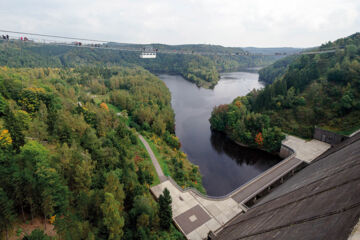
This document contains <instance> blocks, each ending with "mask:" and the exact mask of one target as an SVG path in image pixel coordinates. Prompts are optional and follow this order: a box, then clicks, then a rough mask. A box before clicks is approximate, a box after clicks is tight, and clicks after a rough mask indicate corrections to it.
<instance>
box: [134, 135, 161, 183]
mask: <svg viewBox="0 0 360 240" xmlns="http://www.w3.org/2000/svg"><path fill="white" fill-rule="evenodd" d="M138 137H139V139H140V141H141V142H142V143H143V144H144V146H145V149H146V151H147V152H148V154H149V155H150V158H151V161H152V163H153V165H154V167H155V170H156V173H157V175H158V176H159V180H160V183H161V182H163V181H165V180H166V179H167V178H166V176H165V175H164V172H163V171H162V169H161V167H160V164H159V162H158V160H157V159H156V157H155V154H154V152H153V151H152V149H151V147H150V146H149V144H148V142H147V141H146V140H145V139H144V137H143V136H142V135H140V134H138Z"/></svg>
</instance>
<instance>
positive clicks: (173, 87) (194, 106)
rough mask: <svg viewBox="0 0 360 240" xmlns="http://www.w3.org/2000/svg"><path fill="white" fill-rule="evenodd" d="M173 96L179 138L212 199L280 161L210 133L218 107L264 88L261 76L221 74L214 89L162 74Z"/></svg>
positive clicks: (161, 77) (242, 73) (239, 73)
mask: <svg viewBox="0 0 360 240" xmlns="http://www.w3.org/2000/svg"><path fill="white" fill-rule="evenodd" d="M159 77H160V79H161V80H163V81H164V82H165V84H166V85H167V87H168V88H169V89H170V91H171V94H172V100H171V104H172V107H173V109H174V111H175V114H176V116H175V120H176V135H177V136H178V137H179V139H180V142H181V144H182V150H183V151H184V152H185V153H186V154H187V155H188V158H189V160H190V161H191V162H192V163H194V164H196V165H199V167H200V172H201V174H202V175H203V185H204V187H205V189H206V191H207V193H208V195H211V196H222V195H225V194H227V193H229V192H231V191H232V190H234V189H236V188H237V187H239V186H240V185H242V184H244V183H246V182H248V181H249V180H251V179H252V178H254V177H256V176H257V175H258V174H260V173H262V172H263V171H265V170H266V169H268V168H270V167H271V166H273V165H274V164H276V163H277V162H278V161H279V158H278V157H276V156H273V155H270V154H267V153H265V152H262V151H258V150H254V149H248V148H244V147H240V146H238V145H237V144H235V143H233V142H232V141H231V140H229V139H228V138H226V136H224V135H223V134H221V133H216V132H212V131H211V130H210V123H209V118H210V115H211V111H212V109H213V107H214V106H216V105H219V104H224V103H230V102H231V101H232V100H233V99H234V98H235V97H237V96H243V95H246V94H247V93H248V92H250V91H251V90H252V89H254V88H262V87H263V85H262V84H261V83H259V82H258V77H259V75H258V74H257V73H249V72H232V73H224V74H221V79H220V81H219V83H218V84H217V85H216V86H215V88H214V89H213V90H209V89H203V88H198V87H197V86H196V85H195V84H193V83H190V82H188V81H186V80H185V79H184V78H182V77H181V76H172V75H165V74H162V75H159Z"/></svg>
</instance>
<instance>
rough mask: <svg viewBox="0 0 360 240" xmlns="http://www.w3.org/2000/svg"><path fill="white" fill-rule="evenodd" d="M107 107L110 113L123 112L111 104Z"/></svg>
mask: <svg viewBox="0 0 360 240" xmlns="http://www.w3.org/2000/svg"><path fill="white" fill-rule="evenodd" d="M106 105H107V106H108V108H109V110H110V111H113V112H115V113H118V112H121V110H120V109H119V108H118V107H117V106H115V105H112V104H111V103H106Z"/></svg>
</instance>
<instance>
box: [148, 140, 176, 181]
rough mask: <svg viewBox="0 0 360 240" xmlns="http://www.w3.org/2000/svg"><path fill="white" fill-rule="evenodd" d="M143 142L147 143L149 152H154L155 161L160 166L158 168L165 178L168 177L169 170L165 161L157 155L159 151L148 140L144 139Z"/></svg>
mask: <svg viewBox="0 0 360 240" xmlns="http://www.w3.org/2000/svg"><path fill="white" fill-rule="evenodd" d="M144 138H145V140H146V141H147V142H148V144H149V146H150V148H151V150H152V151H153V152H154V154H155V157H156V158H157V160H158V161H159V164H160V167H161V169H162V170H163V172H164V174H165V176H170V171H169V168H168V165H167V163H166V161H165V159H164V158H163V157H162V156H161V154H160V153H159V151H158V150H157V147H156V145H155V144H154V143H153V142H152V141H151V140H150V139H148V138H147V137H144Z"/></svg>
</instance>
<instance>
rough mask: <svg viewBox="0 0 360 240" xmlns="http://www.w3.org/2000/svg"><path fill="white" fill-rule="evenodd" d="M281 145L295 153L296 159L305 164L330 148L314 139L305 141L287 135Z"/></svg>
mask: <svg viewBox="0 0 360 240" xmlns="http://www.w3.org/2000/svg"><path fill="white" fill-rule="evenodd" d="M282 144H283V145H285V146H287V147H289V148H291V149H293V150H294V151H295V153H296V158H298V159H299V160H301V161H304V162H306V163H310V162H311V161H312V160H314V159H315V158H317V157H318V156H320V155H321V154H322V153H323V152H325V151H326V150H328V149H329V148H330V147H331V145H330V144H328V143H325V142H321V141H318V140H316V139H312V140H310V141H306V140H304V139H301V138H298V137H295V136H291V135H287V136H286V139H285V140H284V141H283V142H282Z"/></svg>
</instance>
